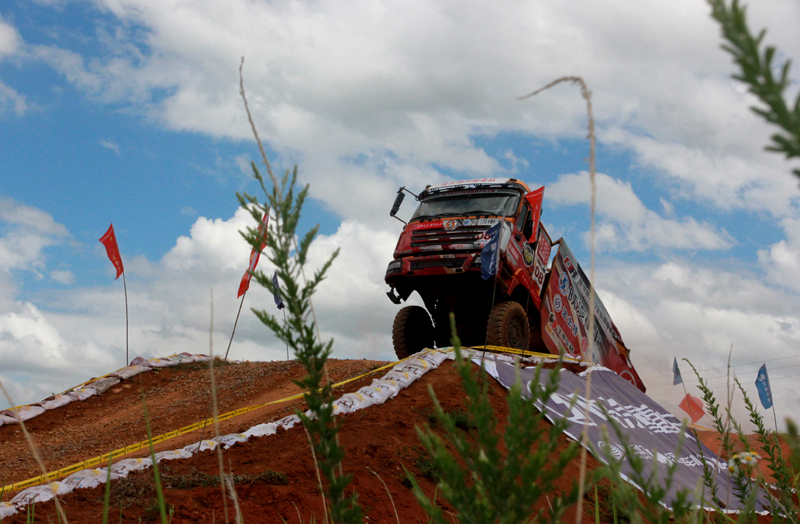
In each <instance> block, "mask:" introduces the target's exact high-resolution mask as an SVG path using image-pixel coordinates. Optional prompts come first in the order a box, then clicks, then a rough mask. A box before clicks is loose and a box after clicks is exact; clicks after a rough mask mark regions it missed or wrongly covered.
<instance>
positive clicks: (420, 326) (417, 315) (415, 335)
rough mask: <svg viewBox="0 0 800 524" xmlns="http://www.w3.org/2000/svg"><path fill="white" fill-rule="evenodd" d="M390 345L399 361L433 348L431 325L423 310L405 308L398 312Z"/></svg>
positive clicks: (426, 313) (415, 307) (416, 307)
mask: <svg viewBox="0 0 800 524" xmlns="http://www.w3.org/2000/svg"><path fill="white" fill-rule="evenodd" d="M392 344H393V345H394V352H395V353H396V354H397V358H399V359H403V358H406V357H407V356H409V355H413V354H414V353H416V352H418V351H422V350H423V349H425V348H432V347H433V323H432V322H431V317H430V316H428V312H427V311H425V308H423V307H419V306H406V307H404V308H403V309H401V310H400V311H398V313H397V316H395V317H394V325H393V326H392Z"/></svg>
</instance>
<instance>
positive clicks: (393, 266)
mask: <svg viewBox="0 0 800 524" xmlns="http://www.w3.org/2000/svg"><path fill="white" fill-rule="evenodd" d="M402 268H403V261H402V260H392V261H391V262H389V266H388V267H387V268H386V274H387V275H388V274H390V273H398V272H400V270H401V269H402Z"/></svg>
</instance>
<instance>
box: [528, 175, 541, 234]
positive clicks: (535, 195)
mask: <svg viewBox="0 0 800 524" xmlns="http://www.w3.org/2000/svg"><path fill="white" fill-rule="evenodd" d="M543 199H544V186H542V187H540V188H539V189H537V190H536V191H531V192H530V193H528V194H527V195H525V200H527V201H528V203H529V204H530V205H531V218H532V219H533V229H531V231H533V233H532V234H533V238H529V239H528V242H531V243H533V242H534V241H535V240H536V235H538V234H539V217H540V216H541V215H542V200H543Z"/></svg>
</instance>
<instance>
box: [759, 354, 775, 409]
mask: <svg viewBox="0 0 800 524" xmlns="http://www.w3.org/2000/svg"><path fill="white" fill-rule="evenodd" d="M756 389H757V390H758V398H760V399H761V405H762V406H764V409H769V408H771V407H772V390H771V389H770V387H769V375H767V365H766V364H764V365H762V366H761V369H759V370H758V377H756Z"/></svg>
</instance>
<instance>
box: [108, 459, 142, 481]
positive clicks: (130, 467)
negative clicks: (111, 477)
mask: <svg viewBox="0 0 800 524" xmlns="http://www.w3.org/2000/svg"><path fill="white" fill-rule="evenodd" d="M151 462H152V460H151V459H150V457H141V458H132V459H123V460H120V461H119V462H116V463H114V464H112V465H111V473H116V474H117V475H119V476H120V477H122V478H125V477H127V476H128V473H130V472H131V471H139V470H140V469H145V468H149V467H150V465H151Z"/></svg>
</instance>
